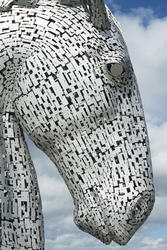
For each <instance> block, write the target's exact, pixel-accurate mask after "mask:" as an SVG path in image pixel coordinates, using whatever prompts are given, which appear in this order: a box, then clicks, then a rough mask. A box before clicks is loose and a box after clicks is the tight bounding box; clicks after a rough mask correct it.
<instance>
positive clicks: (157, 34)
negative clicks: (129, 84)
mask: <svg viewBox="0 0 167 250" xmlns="http://www.w3.org/2000/svg"><path fill="white" fill-rule="evenodd" d="M106 3H107V4H108V6H109V7H110V9H111V10H112V11H113V13H114V14H115V16H116V17H117V19H118V21H119V22H120V24H121V26H122V30H123V34H124V38H125V40H126V42H127V45H128V48H129V53H130V56H131V60H132V63H133V66H134V69H135V72H136V75H137V79H138V84H139V88H140V92H141V96H142V100H143V104H144V109H145V115H146V119H147V126H148V131H149V137H150V144H151V151H152V160H153V170H154V181H155V187H156V203H155V206H154V210H153V212H152V214H151V216H150V217H149V219H148V220H147V222H146V223H145V224H144V225H143V226H142V228H141V229H140V230H139V231H138V232H137V233H136V235H135V236H134V237H133V238H132V240H131V241H130V242H129V243H128V245H127V246H124V247H120V246H118V245H116V244H115V243H112V244H111V245H110V246H105V245H103V244H102V243H101V242H99V241H98V240H96V239H95V238H93V237H92V236H89V235H88V234H86V233H83V232H82V231H80V230H79V229H78V228H77V227H76V226H75V224H74V223H73V218H72V217H73V208H74V207H73V203H72V199H71V197H70V194H69V192H68V190H67V188H66V186H65V184H64V182H63V180H62V179H61V177H60V176H59V174H58V172H57V170H56V167H55V166H54V165H53V164H52V162H50V161H49V160H48V158H47V157H46V156H45V155H44V154H43V153H42V152H41V151H39V150H38V149H37V148H36V147H35V146H34V145H33V144H32V143H31V142H30V141H28V143H29V146H30V151H31V154H32V158H33V161H34V163H35V167H36V170H37V174H38V179H39V185H40V190H41V195H42V200H43V211H44V217H45V234H46V250H55V249H56V250H74V249H76V248H78V249H80V250H107V249H111V250H115V249H116V250H120V249H124V250H127V249H131V250H133V249H134V250H166V249H167V166H166V165H167V163H166V162H167V159H166V158H167V157H166V155H167V139H166V138H167V112H166V107H167V80H166V78H167V2H166V0H158V1H157V0H135V1H134V0H126V1H125V0H113V1H111V0H108V1H107V0H106Z"/></svg>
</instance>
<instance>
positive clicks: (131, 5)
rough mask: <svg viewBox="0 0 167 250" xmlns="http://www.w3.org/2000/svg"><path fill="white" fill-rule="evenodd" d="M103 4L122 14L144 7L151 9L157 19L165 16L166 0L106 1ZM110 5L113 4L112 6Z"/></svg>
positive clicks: (166, 11) (166, 9)
mask: <svg viewBox="0 0 167 250" xmlns="http://www.w3.org/2000/svg"><path fill="white" fill-rule="evenodd" d="M105 2H106V3H107V5H108V7H109V8H112V9H115V8H117V9H119V10H120V11H121V12H124V13H130V12H131V10H132V9H135V8H141V7H144V8H149V9H153V10H154V14H155V15H156V16H157V17H160V18H162V17H165V16H166V15H167V2H166V0H116V1H112V0H108V1H107V0H106V1H105ZM112 3H114V6H113V4H112Z"/></svg>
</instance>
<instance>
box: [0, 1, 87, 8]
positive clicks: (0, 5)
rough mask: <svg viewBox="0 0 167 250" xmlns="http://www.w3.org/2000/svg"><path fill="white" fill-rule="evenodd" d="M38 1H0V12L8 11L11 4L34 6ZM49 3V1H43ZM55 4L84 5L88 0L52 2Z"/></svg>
mask: <svg viewBox="0 0 167 250" xmlns="http://www.w3.org/2000/svg"><path fill="white" fill-rule="evenodd" d="M39 1H40V0H0V11H6V10H8V9H9V8H10V7H11V5H12V4H17V5H22V6H30V5H31V6H35V5H36V4H37V3H38V2H39ZM43 1H49V0H43ZM54 1H55V2H57V3H61V4H67V5H71V6H73V5H76V4H81V3H84V2H85V3H86V2H87V1H89V0H54Z"/></svg>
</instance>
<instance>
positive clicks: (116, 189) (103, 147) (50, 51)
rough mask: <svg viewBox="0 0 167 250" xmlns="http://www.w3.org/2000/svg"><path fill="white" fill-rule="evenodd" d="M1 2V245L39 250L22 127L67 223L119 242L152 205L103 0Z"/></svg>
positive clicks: (132, 99)
mask: <svg viewBox="0 0 167 250" xmlns="http://www.w3.org/2000/svg"><path fill="white" fill-rule="evenodd" d="M0 6H1V7H0V10H1V13H0V22H1V24H0V84H1V85H0V88H1V106H0V108H1V110H0V112H1V116H0V117H1V137H0V150H1V184H0V191H1V207H2V209H1V220H2V226H1V229H2V232H1V234H2V235H1V238H2V242H1V245H2V249H3V250H5V249H9V247H10V246H13V247H14V248H15V249H27V248H26V247H30V249H43V243H44V240H43V239H44V238H43V219H42V211H41V200H40V194H39V189H38V183H37V178H36V174H35V170H34V168H33V163H32V161H31V157H30V155H29V151H28V148H27V146H26V142H25V140H24V134H23V131H24V132H26V133H27V134H28V136H29V137H30V138H31V139H32V141H33V142H34V143H35V144H36V145H37V147H39V148H40V149H41V150H42V151H43V152H45V153H46V154H47V155H48V157H49V158H50V159H51V160H52V161H53V162H54V163H55V165H56V166H57V168H58V170H59V172H60V174H61V175H62V177H63V179H64V181H65V182H66V184H67V186H68V189H69V191H70V193H71V195H72V197H73V200H74V205H75V211H74V221H75V223H76V225H77V226H78V227H79V228H80V229H81V230H83V231H86V232H88V233H89V234H91V235H93V236H94V237H96V238H98V239H99V240H101V241H102V242H104V243H105V244H109V243H110V242H111V241H112V240H113V241H115V242H117V243H118V244H120V245H124V244H126V243H127V242H128V241H129V240H130V238H131V237H132V236H133V234H134V233H135V232H136V230H137V229H138V228H139V227H140V226H141V225H142V224H143V223H144V221H145V220H146V218H147V217H148V215H149V214H150V212H151V210H152V207H153V203H154V186H153V178H152V167H151V158H150V150H149V142H148V136H147V129H146V124H145V119H144V113H143V108H142V104H141V98H140V94H139V89H138V86H137V82H136V78H135V74H134V71H133V68H132V64H131V61H130V58H129V55H128V50H127V47H126V44H125V42H124V39H123V37H122V33H121V31H120V28H119V24H118V23H117V21H116V20H115V18H114V17H113V15H112V14H111V12H110V10H109V9H108V8H107V7H106V6H105V5H104V2H103V0H94V1H93V0H73V1H68V0H62V1H61V0H59V1H55V0H40V1H28V0H27V1H26V0H17V1H12V0H6V1H5V0H2V1H0ZM11 249H13V248H11Z"/></svg>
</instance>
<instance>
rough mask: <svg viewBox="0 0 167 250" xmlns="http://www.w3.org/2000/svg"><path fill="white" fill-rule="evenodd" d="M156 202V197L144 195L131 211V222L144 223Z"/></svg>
mask: <svg viewBox="0 0 167 250" xmlns="http://www.w3.org/2000/svg"><path fill="white" fill-rule="evenodd" d="M153 204H154V197H152V196H150V195H145V196H142V197H140V198H139V199H138V201H137V203H136V204H135V206H134V207H133V209H132V211H131V221H130V222H131V224H138V223H142V222H143V221H144V220H145V219H146V218H147V217H148V215H149V214H150V212H151V210H152V207H153Z"/></svg>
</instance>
